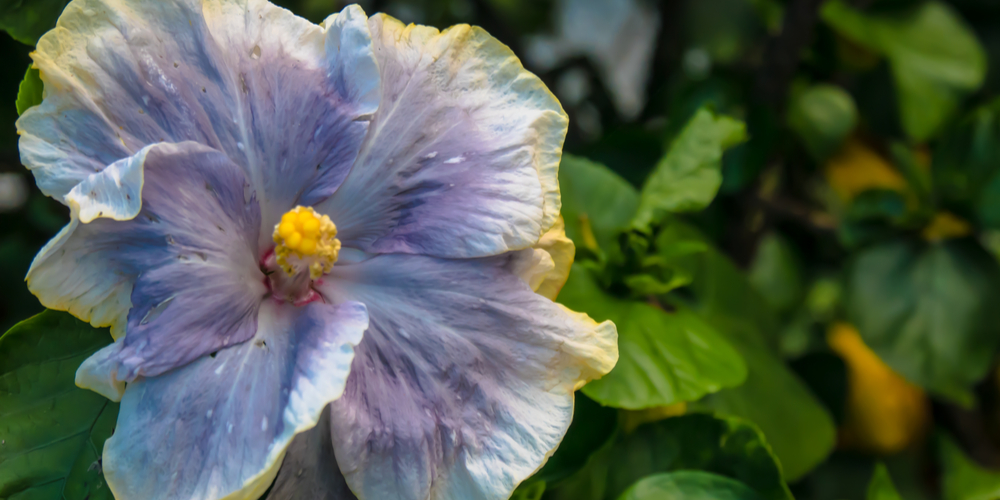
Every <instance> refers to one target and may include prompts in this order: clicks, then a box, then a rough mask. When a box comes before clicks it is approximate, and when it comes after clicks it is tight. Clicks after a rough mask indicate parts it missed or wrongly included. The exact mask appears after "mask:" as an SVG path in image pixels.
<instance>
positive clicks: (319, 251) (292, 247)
mask: <svg viewBox="0 0 1000 500" xmlns="http://www.w3.org/2000/svg"><path fill="white" fill-rule="evenodd" d="M274 243H275V244H276V245H277V246H275V248H274V253H275V256H276V257H277V261H278V265H279V266H281V269H283V270H284V271H285V272H286V273H288V275H289V276H294V275H295V274H297V273H298V272H300V271H302V270H303V269H306V268H308V269H309V277H310V278H312V279H317V278H319V277H320V276H322V275H324V274H326V273H328V272H330V269H332V268H333V264H334V263H335V262H337V254H338V253H340V240H338V239H337V226H335V225H334V224H333V221H331V220H330V218H329V217H327V216H325V215H322V214H319V213H316V211H315V210H313V209H312V207H301V206H299V207H295V208H293V209H291V210H289V211H288V212H287V213H286V214H285V215H282V216H281V222H279V223H278V225H276V226H275V227H274Z"/></svg>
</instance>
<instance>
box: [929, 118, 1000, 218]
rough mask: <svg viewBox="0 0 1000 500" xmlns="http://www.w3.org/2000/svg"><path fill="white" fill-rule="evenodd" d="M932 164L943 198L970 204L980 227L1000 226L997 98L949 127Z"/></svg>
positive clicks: (952, 201) (999, 142) (936, 187)
mask: <svg viewBox="0 0 1000 500" xmlns="http://www.w3.org/2000/svg"><path fill="white" fill-rule="evenodd" d="M931 167H932V168H931V172H932V175H933V178H934V188H935V190H936V192H937V193H938V194H939V195H940V196H941V197H942V198H943V199H944V200H945V201H947V202H950V203H952V204H956V205H964V206H967V207H969V208H970V210H969V211H970V212H972V213H974V214H975V215H976V218H977V221H978V223H979V224H980V225H982V226H986V227H990V228H1000V99H997V100H994V101H992V102H991V103H989V104H987V105H985V106H981V107H979V108H977V109H975V110H974V111H972V112H971V113H969V115H968V116H967V117H965V118H964V119H963V120H962V121H961V123H959V125H958V126H957V127H954V128H952V129H950V130H949V132H948V133H947V134H946V135H945V137H944V138H943V140H942V141H941V142H940V143H939V145H938V147H937V148H936V149H935V151H934V157H933V162H932V164H931Z"/></svg>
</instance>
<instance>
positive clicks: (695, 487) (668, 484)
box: [618, 471, 760, 500]
mask: <svg viewBox="0 0 1000 500" xmlns="http://www.w3.org/2000/svg"><path fill="white" fill-rule="evenodd" d="M665 499H670V500H760V496H759V495H757V493H756V492H754V491H753V490H752V489H750V488H749V487H747V486H746V485H745V484H743V483H741V482H739V481H736V480H734V479H730V478H728V477H725V476H719V475H717V474H711V473H708V472H701V471H679V472H672V473H669V474H654V475H652V476H649V477H646V478H643V479H642V480H640V481H639V482H638V483H635V485H634V486H632V487H631V488H629V489H628V491H626V492H625V493H622V496H620V497H618V500H665Z"/></svg>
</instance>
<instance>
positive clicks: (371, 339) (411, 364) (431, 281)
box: [323, 254, 618, 500]
mask: <svg viewBox="0 0 1000 500" xmlns="http://www.w3.org/2000/svg"><path fill="white" fill-rule="evenodd" d="M509 258H510V257H509V256H507V255H505V256H499V257H492V258H486V259H478V260H460V261H454V260H438V259H433V258H428V257H420V256H408V255H402V254H396V255H381V256H377V257H374V258H372V259H370V260H367V261H365V262H363V263H360V264H356V265H349V266H340V267H339V268H337V267H335V268H334V270H333V272H332V273H331V275H330V278H331V279H330V280H328V283H333V282H336V284H335V285H333V284H327V285H326V286H325V287H324V289H323V292H324V293H325V294H327V295H329V296H331V297H337V298H338V299H344V298H350V299H351V300H359V301H361V302H365V303H366V304H368V308H369V314H370V317H371V326H370V328H369V329H368V331H367V332H366V333H365V338H364V340H363V341H362V343H361V345H360V346H359V347H358V352H357V355H356V357H355V360H354V364H353V368H352V371H351V376H350V378H349V380H348V384H347V389H346V390H345V392H344V396H343V397H342V398H340V399H338V400H337V401H335V402H334V403H333V404H332V406H331V425H332V429H333V444H334V449H335V451H336V457H337V462H338V463H339V464H340V467H341V470H342V471H343V472H344V475H345V477H346V478H347V483H348V484H349V485H350V486H351V489H352V490H354V492H355V493H356V494H357V495H358V496H359V497H360V498H361V499H363V500H369V499H383V498H393V499H399V500H406V499H414V500H424V499H432V500H445V499H448V500H451V499H455V498H463V499H464V498H468V499H506V498H508V497H509V495H510V494H511V492H512V491H513V490H514V488H515V487H516V486H517V484H518V483H519V482H520V481H522V480H523V479H525V478H526V477H528V475H530V474H531V473H532V472H533V471H535V470H536V469H537V468H538V467H540V466H541V465H542V464H543V463H544V462H545V460H546V459H547V457H548V455H549V454H550V453H551V452H552V450H553V449H554V448H555V446H556V445H557V444H558V443H559V441H560V439H562V436H563V434H564V433H565V432H566V429H567V427H568V426H569V423H570V420H571V417H572V413H573V391H574V389H575V388H577V387H578V386H580V385H582V384H583V383H584V382H585V381H587V380H591V379H594V378H597V377H600V376H602V375H603V374H605V373H607V372H608V371H609V370H610V369H611V368H612V367H613V366H614V364H615V361H616V359H617V354H618V353H617V344H616V337H617V333H616V331H615V327H614V325H613V324H611V323H610V322H605V323H602V324H597V323H595V322H594V321H592V320H591V319H590V318H589V317H587V316H586V315H584V314H577V313H573V312H572V311H569V310H567V309H565V308H563V307H562V306H560V305H558V304H555V303H553V302H551V301H550V300H548V299H546V298H544V297H541V296H540V295H538V294H536V293H534V292H533V291H532V290H531V289H530V288H528V286H527V285H526V284H525V283H524V282H523V281H521V279H520V278H518V277H517V276H516V275H514V274H512V273H510V272H509V271H507V265H508V262H507V261H508V260H509Z"/></svg>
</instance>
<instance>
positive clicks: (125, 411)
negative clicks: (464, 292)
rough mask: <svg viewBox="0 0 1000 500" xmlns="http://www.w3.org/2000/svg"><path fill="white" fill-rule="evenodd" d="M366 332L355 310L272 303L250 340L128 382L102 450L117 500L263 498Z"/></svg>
mask: <svg viewBox="0 0 1000 500" xmlns="http://www.w3.org/2000/svg"><path fill="white" fill-rule="evenodd" d="M367 327H368V316H367V313H366V311H365V306H364V305H362V304H359V303H356V302H347V303H342V304H340V305H336V306H334V305H330V304H325V303H322V302H313V303H311V304H309V305H307V306H303V307H302V308H293V307H291V306H287V305H279V304H277V303H274V302H266V303H265V304H264V305H263V306H262V307H261V311H260V326H259V328H258V329H257V334H256V335H255V336H254V338H253V339H252V340H251V341H249V342H244V343H242V344H239V345H236V346H233V347H229V348H227V349H223V350H221V351H219V352H218V354H217V355H215V356H213V357H208V356H206V357H203V358H201V359H199V360H197V361H195V362H193V363H191V364H189V365H187V366H184V367H182V368H179V369H177V370H173V371H171V372H169V373H166V374H163V375H161V376H159V377H153V378H141V379H138V380H136V381H135V382H133V383H131V384H129V385H128V387H127V388H126V389H125V394H124V397H123V398H122V403H121V411H120V413H119V416H118V426H117V428H116V429H115V433H114V435H113V436H112V437H111V439H109V440H108V441H107V442H106V443H105V445H104V460H103V466H104V474H105V477H106V479H107V481H108V486H109V487H110V488H111V491H112V492H113V493H114V495H115V498H117V499H118V500H159V499H164V500H166V499H175V498H185V499H192V500H216V499H222V498H225V499H226V500H257V499H258V498H259V497H260V496H261V494H263V493H264V490H266V489H267V487H268V486H269V485H270V484H271V481H272V480H273V479H274V477H275V475H276V474H277V472H278V468H279V466H280V465H281V459H282V457H283V456H284V454H285V450H286V448H287V446H288V444H289V443H290V442H291V441H292V438H293V437H295V435H296V434H298V433H301V432H304V431H306V430H308V429H311V428H312V427H313V426H315V425H316V422H317V421H318V420H319V417H320V413H321V412H322V410H323V408H324V407H325V406H327V404H328V403H329V402H330V401H331V400H333V399H336V398H337V397H339V396H340V395H341V393H342V392H343V390H344V383H345V380H346V379H347V375H348V372H349V370H350V366H351V360H352V358H353V346H355V345H357V343H358V342H359V341H360V340H361V337H362V333H363V332H364V330H365V329H366V328H367Z"/></svg>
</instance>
